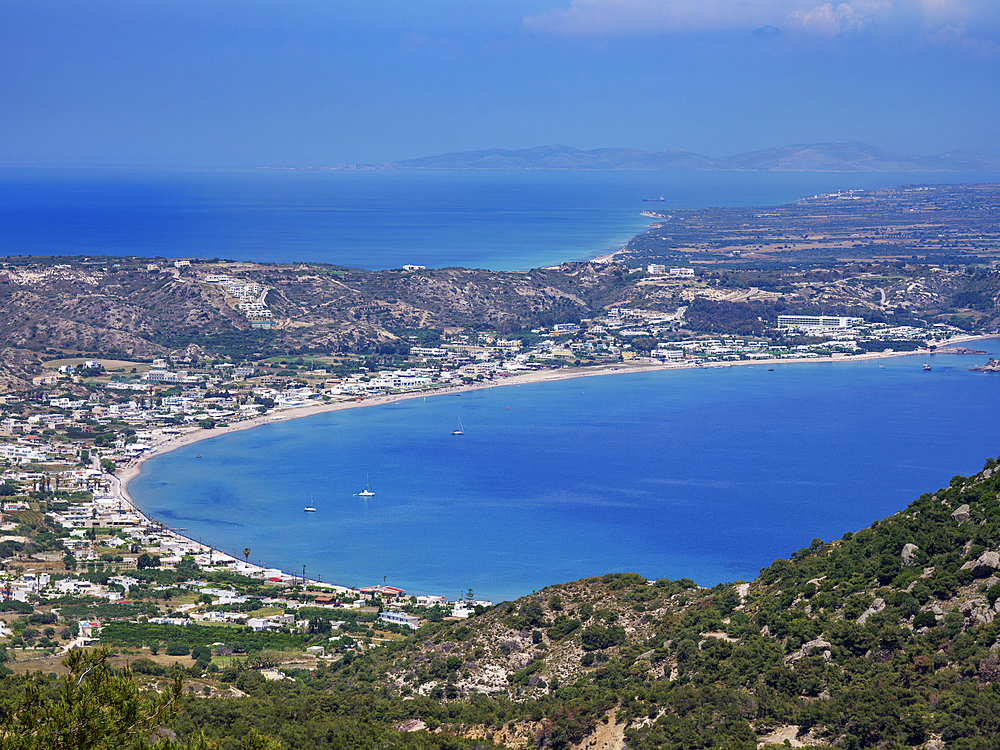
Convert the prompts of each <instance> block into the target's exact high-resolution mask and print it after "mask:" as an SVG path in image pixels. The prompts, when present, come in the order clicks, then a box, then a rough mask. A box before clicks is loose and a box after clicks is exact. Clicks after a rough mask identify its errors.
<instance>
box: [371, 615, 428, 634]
mask: <svg viewBox="0 0 1000 750" xmlns="http://www.w3.org/2000/svg"><path fill="white" fill-rule="evenodd" d="M379 618H380V619H381V620H382V621H383V622H389V623H392V624H393V625H403V626H405V627H408V628H410V629H411V630H416V629H417V628H419V627H420V619H419V618H417V617H414V616H413V615H408V614H406V613H405V612H383V613H382V614H381V615H379Z"/></svg>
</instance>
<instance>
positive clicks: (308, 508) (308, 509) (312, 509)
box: [302, 497, 316, 513]
mask: <svg viewBox="0 0 1000 750" xmlns="http://www.w3.org/2000/svg"><path fill="white" fill-rule="evenodd" d="M302 510H304V511H305V512H306V513H315V512H316V507H315V506H314V505H313V500H312V498H311V497H310V498H309V505H307V506H306V507H304V508H303V509H302Z"/></svg>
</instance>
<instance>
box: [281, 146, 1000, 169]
mask: <svg viewBox="0 0 1000 750" xmlns="http://www.w3.org/2000/svg"><path fill="white" fill-rule="evenodd" d="M266 168H267V169H302V170H325V171H378V170H400V169H560V170H565V169H585V170H654V171H655V170H663V171H678V172H679V171H684V172H690V171H699V172H709V171H740V172H742V171H747V172H997V171H1000V155H997V154H969V153H965V152H963V151H948V152H946V153H943V154H936V155H933V156H916V155H913V154H896V153H893V152H891V151H887V150H886V149H882V148H878V147H876V146H869V145H867V144H865V143H859V142H858V141H836V142H834V143H800V144H794V145H790V146H779V147H777V148H771V149H767V150H765V151H751V152H749V153H745V154H736V155H735V156H725V157H721V158H715V157H711V156H705V155H704V154H697V153H694V152H692V151H683V150H680V149H669V150H667V151H656V152H653V151H640V150H638V149H631V148H596V149H593V150H591V151H584V150H581V149H578V148H573V147H571V146H538V147H536V148H524V149H502V148H492V149H486V150H484V151H458V152H454V153H448V154H441V155H439V156H425V157H422V158H419V159H406V160H403V161H397V162H387V163H384V164H329V165H311V166H297V167H266Z"/></svg>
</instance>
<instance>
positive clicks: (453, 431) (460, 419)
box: [451, 417, 465, 435]
mask: <svg viewBox="0 0 1000 750" xmlns="http://www.w3.org/2000/svg"><path fill="white" fill-rule="evenodd" d="M451 434H452V435H464V434H465V430H463V429H462V418H461V417H459V418H458V429H457V430H452V431H451Z"/></svg>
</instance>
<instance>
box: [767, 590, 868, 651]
mask: <svg viewBox="0 0 1000 750" xmlns="http://www.w3.org/2000/svg"><path fill="white" fill-rule="evenodd" d="M880 601H881V600H880ZM883 605H884V602H883ZM883 608H884V607H883ZM832 648H833V645H832V644H831V643H829V642H828V641H825V640H823V639H822V638H816V639H815V640H812V641H809V642H808V643H804V644H802V648H800V649H799V650H798V651H795V652H793V653H791V654H789V655H788V656H786V657H785V664H794V663H795V662H797V661H798V660H799V659H805V658H806V657H807V656H812V653H813V651H819V652H820V653H821V654H822V656H823V658H824V659H825V660H826V661H830V657H831V656H832V652H831V650H830V649H832Z"/></svg>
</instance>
